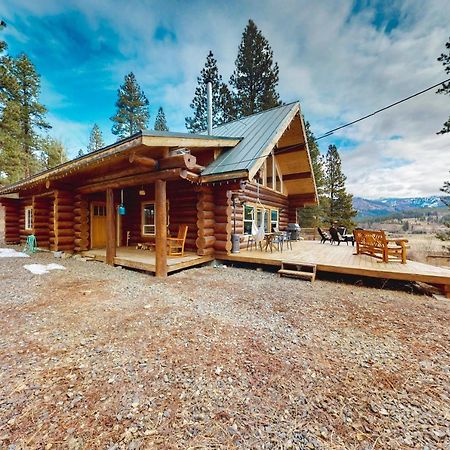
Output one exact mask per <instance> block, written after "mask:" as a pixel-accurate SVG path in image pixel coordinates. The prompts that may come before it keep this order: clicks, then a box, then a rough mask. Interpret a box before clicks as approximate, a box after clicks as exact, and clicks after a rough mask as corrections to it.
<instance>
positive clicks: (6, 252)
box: [0, 248, 30, 258]
mask: <svg viewBox="0 0 450 450" xmlns="http://www.w3.org/2000/svg"><path fill="white" fill-rule="evenodd" d="M29 257H30V255H27V254H26V253H22V252H18V251H16V250H14V249H13V248H0V258H29Z"/></svg>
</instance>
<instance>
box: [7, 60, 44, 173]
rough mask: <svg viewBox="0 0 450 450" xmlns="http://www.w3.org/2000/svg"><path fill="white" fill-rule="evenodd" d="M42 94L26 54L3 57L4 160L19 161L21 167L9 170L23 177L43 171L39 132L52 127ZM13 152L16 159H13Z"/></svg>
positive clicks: (8, 162) (8, 161) (36, 76)
mask: <svg viewBox="0 0 450 450" xmlns="http://www.w3.org/2000/svg"><path fill="white" fill-rule="evenodd" d="M39 94H40V76H39V74H38V73H37V72H36V69H35V67H34V65H33V64H32V63H31V61H30V60H29V59H28V57H27V56H26V55H25V54H21V55H19V56H18V57H17V58H11V57H10V56H4V57H2V58H1V68H0V112H1V117H0V129H1V130H2V132H1V134H0V145H1V151H2V155H1V159H2V160H4V159H6V162H7V164H10V163H11V162H13V161H19V163H20V164H19V165H20V167H19V168H18V167H15V168H7V170H5V172H10V173H11V174H13V173H14V174H15V175H14V176H18V177H19V178H22V177H24V176H30V175H32V174H33V173H36V171H38V170H39V169H40V160H39V131H40V130H45V129H49V128H51V127H50V125H49V124H48V123H47V122H46V121H45V113H46V112H47V109H46V108H45V106H43V105H42V104H41V103H39ZM12 140H14V141H15V142H14V143H13V142H12ZM10 146H12V147H10ZM13 153H16V156H14V157H13V158H12V154H13ZM2 162H3V161H2Z"/></svg>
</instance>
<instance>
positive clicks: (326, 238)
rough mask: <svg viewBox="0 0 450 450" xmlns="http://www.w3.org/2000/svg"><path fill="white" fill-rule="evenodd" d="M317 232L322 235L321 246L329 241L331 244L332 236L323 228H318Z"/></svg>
mask: <svg viewBox="0 0 450 450" xmlns="http://www.w3.org/2000/svg"><path fill="white" fill-rule="evenodd" d="M317 231H318V232H319V234H320V243H321V244H324V243H325V242H327V241H330V242H331V236H330V235H329V234H328V233H327V232H326V231H323V230H322V228H320V227H317Z"/></svg>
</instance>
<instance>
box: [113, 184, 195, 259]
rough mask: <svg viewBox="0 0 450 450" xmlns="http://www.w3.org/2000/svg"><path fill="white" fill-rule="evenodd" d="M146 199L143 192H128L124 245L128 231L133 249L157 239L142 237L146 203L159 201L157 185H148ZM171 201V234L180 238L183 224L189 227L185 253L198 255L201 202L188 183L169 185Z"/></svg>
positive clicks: (123, 227)
mask: <svg viewBox="0 0 450 450" xmlns="http://www.w3.org/2000/svg"><path fill="white" fill-rule="evenodd" d="M142 188H143V190H144V191H145V195H143V196H142V195H139V190H140V188H131V189H126V190H125V191H124V205H125V208H126V214H125V215H124V216H122V236H121V238H122V240H121V241H122V242H123V243H124V245H125V243H126V234H127V231H129V232H130V241H129V245H130V246H134V245H136V244H137V243H138V242H154V241H155V237H154V236H144V235H143V234H142V218H141V215H142V203H145V202H149V203H154V201H155V190H154V185H144V186H143V187H142ZM167 200H168V203H169V211H168V215H169V231H170V235H171V236H176V235H177V233H178V228H179V226H180V225H181V224H186V225H187V226H188V232H187V237H186V243H185V249H186V250H189V251H196V250H197V246H196V240H197V238H198V225H197V220H198V217H197V201H198V193H197V192H196V191H195V190H194V186H193V185H191V184H190V183H187V182H168V183H167Z"/></svg>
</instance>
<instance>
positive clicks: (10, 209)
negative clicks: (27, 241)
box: [1, 198, 20, 244]
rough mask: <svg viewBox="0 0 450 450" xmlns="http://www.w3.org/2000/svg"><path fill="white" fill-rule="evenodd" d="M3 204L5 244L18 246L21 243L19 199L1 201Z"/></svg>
mask: <svg viewBox="0 0 450 450" xmlns="http://www.w3.org/2000/svg"><path fill="white" fill-rule="evenodd" d="M1 204H2V205H3V206H4V208H5V243H6V244H18V243H19V242H20V226H19V211H20V202H19V199H15V198H11V199H10V198H4V199H1Z"/></svg>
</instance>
